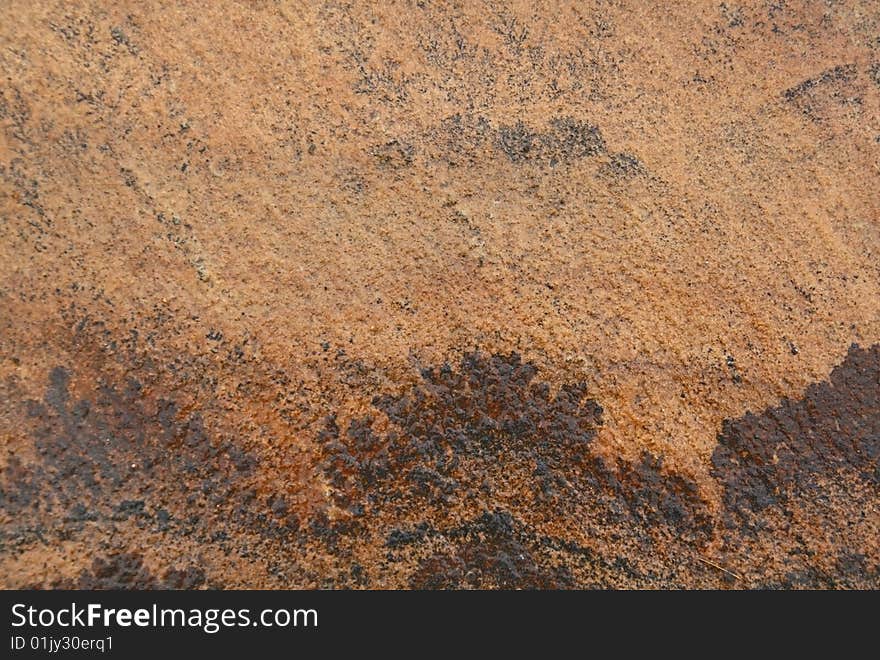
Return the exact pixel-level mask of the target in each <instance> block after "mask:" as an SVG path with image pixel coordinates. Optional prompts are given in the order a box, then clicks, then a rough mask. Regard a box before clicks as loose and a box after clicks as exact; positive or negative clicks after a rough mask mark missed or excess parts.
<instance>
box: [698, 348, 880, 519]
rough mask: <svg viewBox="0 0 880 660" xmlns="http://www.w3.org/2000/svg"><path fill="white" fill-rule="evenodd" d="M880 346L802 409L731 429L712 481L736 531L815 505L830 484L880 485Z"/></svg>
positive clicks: (838, 371) (820, 387)
mask: <svg viewBox="0 0 880 660" xmlns="http://www.w3.org/2000/svg"><path fill="white" fill-rule="evenodd" d="M878 458H880V345H875V346H873V347H872V348H867V349H862V348H859V347H858V346H855V345H854V346H853V347H852V348H851V349H850V351H849V353H848V354H847V357H846V360H845V361H844V362H843V364H841V365H840V366H838V367H836V368H835V369H834V370H833V371H832V372H831V376H830V377H829V379H828V381H826V382H822V383H817V384H814V385H811V386H810V387H808V388H807V391H806V392H805V393H804V397H803V398H802V399H800V400H797V401H792V400H789V399H785V400H783V401H782V403H780V405H779V406H776V407H774V408H768V409H767V410H765V411H763V412H762V413H760V414H757V415H756V414H754V413H747V414H746V415H745V416H743V417H741V418H739V419H736V420H727V421H725V422H724V425H723V428H722V431H721V434H720V435H719V438H718V447H717V448H716V449H715V452H714V454H713V455H712V465H713V470H712V474H713V476H715V478H716V479H718V480H719V482H720V483H721V485H722V486H723V487H724V502H725V506H726V509H727V511H728V513H729V514H730V518H729V520H730V523H731V524H739V525H743V526H746V527H748V526H750V524H751V523H750V521H751V520H753V519H754V517H755V515H756V514H759V513H760V512H762V511H763V510H764V509H766V508H767V507H774V506H784V505H785V504H786V502H787V501H788V500H789V499H790V498H792V497H794V496H796V495H800V496H804V497H812V496H816V495H817V494H818V493H817V491H818V490H821V484H823V483H827V482H828V481H829V480H834V479H838V478H841V475H846V476H847V477H852V476H855V477H858V478H859V479H861V480H864V481H865V482H867V483H869V484H871V485H873V486H874V487H877V486H878V484H880V472H878V470H880V467H878Z"/></svg>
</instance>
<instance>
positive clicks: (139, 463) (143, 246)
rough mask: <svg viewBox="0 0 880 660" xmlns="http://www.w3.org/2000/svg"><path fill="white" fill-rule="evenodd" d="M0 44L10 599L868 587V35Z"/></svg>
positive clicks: (874, 345) (19, 28)
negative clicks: (66, 592)
mask: <svg viewBox="0 0 880 660" xmlns="http://www.w3.org/2000/svg"><path fill="white" fill-rule="evenodd" d="M0 45H2V49H0V71H2V74H3V78H2V85H0V129H2V130H0V438H2V442H3V448H4V451H3V453H2V457H0V470H2V472H0V579H2V580H0V581H2V583H3V585H4V586H6V587H22V586H39V587H45V588H51V587H84V588H118V587H123V588H211V587H218V588H240V587H267V588H285V587H288V588H289V587H331V588H363V587H369V588H584V587H619V588H637V587H645V588H669V587H676V588H680V587H684V588H706V587H722V588H764V587H774V588H803V587H808V588H877V587H878V586H880V568H878V566H880V510H878V502H880V472H878V469H880V468H878V460H880V267H878V263H880V259H878V253H880V185H878V184H880V177H878V172H880V160H878V159H880V156H878V154H880V11H878V8H877V5H876V3H873V2H840V3H821V2H786V3H769V2H768V3H764V2H755V3H744V4H742V5H734V4H730V3H721V4H718V3H682V4H681V5H671V6H668V7H667V6H664V7H659V6H658V7H649V6H647V3H616V2H614V3H606V2H595V3H589V2H588V3H565V2H545V3H516V2H514V3H483V2H463V3H458V4H455V3H432V2H415V1H412V2H394V3H381V4H379V3H377V4H375V5H373V4H369V3H334V2H316V3H286V2H258V3H252V4H234V3H212V4H211V5H209V6H202V5H196V4H189V3H100V2H91V3H90V2H77V3H53V2H39V3H24V2H10V3H4V5H3V6H2V7H0Z"/></svg>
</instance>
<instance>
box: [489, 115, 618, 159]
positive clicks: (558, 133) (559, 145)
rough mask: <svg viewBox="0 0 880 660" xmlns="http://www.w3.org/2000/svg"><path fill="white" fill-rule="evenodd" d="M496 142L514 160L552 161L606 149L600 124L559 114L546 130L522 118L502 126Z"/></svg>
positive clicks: (574, 157) (594, 153)
mask: <svg viewBox="0 0 880 660" xmlns="http://www.w3.org/2000/svg"><path fill="white" fill-rule="evenodd" d="M496 145H497V147H498V148H499V149H500V150H501V152H502V153H504V155H505V156H507V157H508V158H509V159H510V160H511V161H512V162H514V163H523V162H538V163H547V164H550V165H556V164H557V163H565V162H570V161H573V160H578V159H581V158H587V157H590V156H596V155H598V154H600V153H602V152H604V151H605V139H604V138H603V137H602V133H601V132H600V131H599V128H598V127H597V126H595V125H594V124H590V123H589V122H585V121H581V120H578V119H575V118H573V117H558V118H556V119H554V120H553V121H551V122H550V125H549V126H548V127H547V130H546V131H543V132H539V131H534V130H532V129H531V128H529V127H528V126H526V125H525V124H523V123H522V122H518V123H516V124H512V125H505V126H500V127H499V128H498V137H497V140H496Z"/></svg>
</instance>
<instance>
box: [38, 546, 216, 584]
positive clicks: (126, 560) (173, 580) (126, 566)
mask: <svg viewBox="0 0 880 660" xmlns="http://www.w3.org/2000/svg"><path fill="white" fill-rule="evenodd" d="M204 585H205V572H204V571H203V570H202V569H201V568H199V567H198V566H187V567H186V568H184V569H173V568H172V569H169V570H167V571H165V574H164V576H163V577H161V578H159V577H157V576H156V575H154V574H153V572H152V571H150V569H149V568H148V567H147V566H146V565H145V564H144V559H143V557H142V556H141V555H139V554H136V553H130V552H121V553H117V554H113V555H110V556H108V557H96V558H95V559H94V560H93V561H92V565H91V567H90V568H87V569H84V570H82V571H81V572H80V574H79V575H78V576H77V577H76V578H75V579H70V580H57V581H55V582H53V583H52V588H53V589H98V590H113V591H116V590H153V589H176V590H183V589H198V588H200V587H202V586H204Z"/></svg>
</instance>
